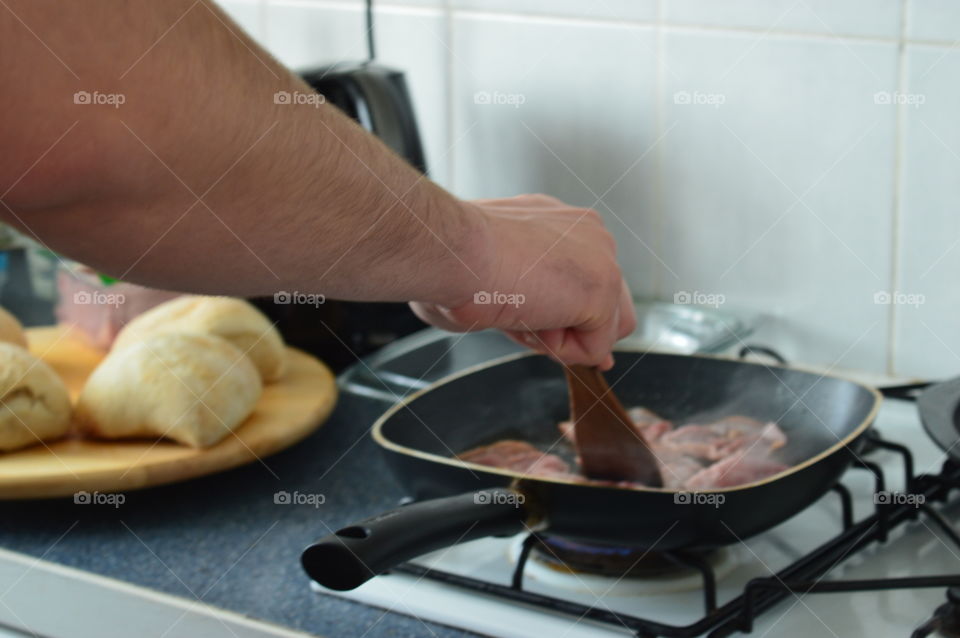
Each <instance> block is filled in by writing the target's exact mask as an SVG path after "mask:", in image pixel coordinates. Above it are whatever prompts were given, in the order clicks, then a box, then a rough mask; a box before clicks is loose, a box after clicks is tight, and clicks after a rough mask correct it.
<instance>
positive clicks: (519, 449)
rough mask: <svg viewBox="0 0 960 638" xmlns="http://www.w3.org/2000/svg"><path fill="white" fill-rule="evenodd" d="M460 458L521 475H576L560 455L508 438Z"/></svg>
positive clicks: (568, 476) (469, 452) (474, 449)
mask: <svg viewBox="0 0 960 638" xmlns="http://www.w3.org/2000/svg"><path fill="white" fill-rule="evenodd" d="M459 458H460V460H462V461H468V462H470V463H476V464H478V465H488V466H490V467H499V468H503V469H505V470H510V471H512V472H517V473H519V474H532V475H535V476H545V477H553V478H560V477H563V478H572V477H575V476H576V475H575V474H574V473H573V472H571V471H570V466H569V465H567V462H566V461H564V460H563V459H561V458H560V457H559V456H557V455H556V454H549V453H547V452H542V451H540V450H538V449H537V448H535V447H534V446H532V445H530V444H529V443H527V442H526V441H515V440H511V439H505V440H503V441H497V442H496V443H492V444H490V445H483V446H481V447H477V448H473V449H472V450H468V451H466V452H464V453H463V454H460V455H459Z"/></svg>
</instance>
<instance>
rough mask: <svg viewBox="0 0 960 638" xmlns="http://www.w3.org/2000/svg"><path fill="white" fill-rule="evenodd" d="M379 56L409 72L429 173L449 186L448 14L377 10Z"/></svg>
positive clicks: (411, 92)
mask: <svg viewBox="0 0 960 638" xmlns="http://www.w3.org/2000/svg"><path fill="white" fill-rule="evenodd" d="M376 19H377V28H376V33H377V56H378V58H379V60H380V61H381V62H383V63H384V64H387V65H389V66H392V67H395V68H398V69H402V70H403V71H405V72H406V76H407V84H408V86H409V88H410V94H411V98H412V99H413V106H414V108H415V109H416V113H417V123H418V124H419V127H420V136H421V138H422V141H423V147H424V152H425V153H426V156H427V167H428V171H429V173H430V177H432V178H433V180H434V181H436V182H438V183H439V184H440V185H442V186H446V187H449V186H450V174H449V171H448V167H449V164H450V162H451V160H452V156H453V151H452V149H450V142H449V141H448V139H447V121H448V118H449V109H448V107H447V77H446V68H447V63H446V57H447V55H448V51H449V49H448V44H447V42H446V19H445V18H444V17H443V16H442V15H441V14H440V13H439V12H421V11H410V12H402V11H401V10H399V9H398V10H393V9H390V8H384V9H382V10H378V12H377V18H376Z"/></svg>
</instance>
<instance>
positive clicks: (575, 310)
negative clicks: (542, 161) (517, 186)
mask: <svg viewBox="0 0 960 638" xmlns="http://www.w3.org/2000/svg"><path fill="white" fill-rule="evenodd" d="M0 55H2V59H3V61H4V63H3V65H0V81H2V83H3V86H4V87H7V90H5V91H4V92H3V93H0V138H2V142H3V152H2V153H0V216H2V217H3V219H5V220H6V221H9V222H10V223H12V224H14V225H16V226H18V227H20V228H21V229H23V230H24V231H25V232H27V233H28V234H29V235H32V236H34V237H36V238H38V239H39V240H40V241H41V242H42V243H44V244H45V245H47V246H49V247H50V248H52V249H54V250H56V251H59V252H61V253H63V254H65V255H67V256H69V257H72V258H74V259H76V260H78V261H81V262H83V263H86V264H89V265H91V266H93V267H96V268H98V269H100V270H102V271H104V272H106V273H109V274H111V275H114V276H116V277H119V278H122V279H124V280H128V281H132V282H139V283H143V284H146V285H152V286H155V287H160V288H168V289H175V290H182V291H189V292H201V293H216V294H232V295H240V296H254V295H264V294H270V293H272V292H274V291H277V290H299V291H302V292H319V293H323V294H325V295H327V296H328V297H331V298H339V299H348V300H377V301H411V302H416V303H414V304H413V307H414V310H415V311H416V312H417V314H418V315H419V316H421V317H422V318H423V319H424V320H426V321H428V322H430V323H433V324H434V325H437V326H440V327H443V328H447V329H450V330H473V329H482V328H499V329H501V330H504V331H505V332H506V333H507V334H508V335H510V336H511V337H512V338H514V339H516V340H518V341H520V342H522V343H525V344H527V345H529V346H530V347H532V348H535V349H537V350H540V351H542V352H545V353H547V354H549V355H550V356H552V357H554V358H556V359H558V360H560V361H564V362H569V363H593V364H599V365H603V366H610V365H612V359H611V358H610V348H611V346H612V344H613V343H614V341H616V339H617V338H619V337H622V336H624V335H626V334H628V333H629V332H631V331H632V330H633V327H634V323H635V322H634V317H633V309H632V305H631V303H630V298H629V293H628V291H627V290H626V287H625V285H624V284H623V279H622V277H621V274H620V270H619V267H618V266H617V262H616V259H615V248H616V247H615V243H614V242H613V239H612V237H611V236H610V234H609V233H608V232H607V230H606V229H605V228H604V226H603V223H602V221H601V220H600V217H599V215H597V213H596V212H595V211H592V210H589V209H583V208H577V207H573V206H569V205H567V204H564V203H563V202H560V201H558V200H555V199H553V198H551V197H546V196H542V195H527V196H520V197H516V198H509V199H503V200H484V201H478V202H465V201H461V200H458V199H457V198H455V197H453V196H451V195H450V194H449V193H447V192H445V191H444V190H443V189H442V188H440V187H439V186H437V185H435V184H433V183H432V182H430V181H429V180H428V179H425V178H423V177H422V176H420V175H419V174H418V173H417V172H416V171H415V170H414V169H412V168H411V167H409V166H408V165H407V164H406V163H405V162H404V161H402V160H401V159H400V158H399V157H397V156H396V155H394V154H393V153H392V152H391V151H390V150H389V149H387V148H386V147H385V146H384V145H383V144H382V143H380V142H379V141H378V140H377V139H376V138H374V137H373V136H371V135H369V134H367V133H366V132H364V131H363V130H361V129H360V128H359V127H358V126H356V125H355V124H354V123H353V122H352V121H351V120H350V119H349V118H347V117H346V116H344V115H343V114H341V113H340V112H339V111H338V110H337V109H336V108H334V107H332V106H329V105H326V104H321V105H319V106H317V105H315V104H313V103H310V101H303V100H291V103H279V104H278V103H277V101H276V100H275V99H274V96H275V95H276V94H277V93H278V92H281V91H282V92H287V93H289V94H292V95H294V94H298V93H299V94H301V95H310V94H312V91H311V90H310V89H309V88H308V87H307V86H306V85H305V84H303V83H302V82H301V81H300V80H299V79H298V78H297V77H296V76H295V75H293V74H292V73H291V72H290V71H288V70H287V69H285V68H283V67H282V66H281V65H280V64H278V63H277V62H276V61H274V60H273V59H272V58H270V56H269V54H267V53H266V52H265V51H263V50H262V49H261V48H260V47H258V46H257V45H256V44H255V43H254V42H252V41H251V40H250V39H249V38H248V37H247V36H246V35H245V34H243V33H242V31H240V30H239V28H238V27H236V25H234V24H233V23H232V22H231V21H230V20H229V19H228V18H227V17H226V16H224V15H223V14H222V13H221V12H220V10H219V9H218V8H217V7H216V6H215V5H213V4H212V3H211V2H210V1H209V0H197V1H195V2H194V1H193V0H163V1H159V0H84V1H83V2H64V1H62V0H6V2H4V3H3V6H2V7H0ZM78 95H79V97H80V99H79V100H78V99H75V96H78ZM77 102H80V103H77ZM491 159H492V160H495V158H491ZM478 293H485V294H478ZM492 293H498V294H492ZM474 295H477V296H476V297H475V296H474ZM499 300H504V301H499Z"/></svg>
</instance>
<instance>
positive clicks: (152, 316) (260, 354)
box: [113, 295, 287, 383]
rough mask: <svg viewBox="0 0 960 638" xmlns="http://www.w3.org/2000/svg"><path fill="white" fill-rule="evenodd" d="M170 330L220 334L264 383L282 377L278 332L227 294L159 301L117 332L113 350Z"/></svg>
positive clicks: (283, 359)
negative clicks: (253, 368) (257, 373)
mask: <svg viewBox="0 0 960 638" xmlns="http://www.w3.org/2000/svg"><path fill="white" fill-rule="evenodd" d="M170 332H197V333H203V334H211V335H215V336H217V337H221V338H223V339H226V340H227V341H229V342H230V343H232V344H233V345H235V346H236V347H238V348H240V351H241V352H243V353H244V354H246V355H247V356H248V357H250V359H251V361H253V364H254V365H255V366H256V367H257V371H258V372H260V376H261V377H262V378H263V380H264V382H266V383H269V382H271V381H276V380H277V379H279V378H280V377H281V376H283V371H284V368H285V367H286V361H287V359H286V351H285V349H284V345H283V339H282V338H281V337H280V333H279V332H277V329H276V328H274V327H273V324H271V323H270V320H269V319H267V318H266V316H264V314H263V313H261V312H260V311H259V310H257V309H256V308H254V307H253V306H252V305H250V304H249V303H247V302H246V301H244V300H242V299H233V298H231V297H201V296H195V295H188V296H185V297H179V298H177V299H173V300H171V301H167V302H165V303H162V304H160V305H159V306H157V307H155V308H153V309H151V310H148V311H147V312H145V313H143V314H142V315H140V316H139V317H137V318H136V319H134V320H133V321H131V322H130V323H128V324H127V325H126V326H125V327H124V328H123V330H121V331H120V333H119V334H118V335H117V339H116V341H114V343H113V349H114V350H119V349H121V348H126V347H127V346H129V345H131V344H133V343H137V342H138V341H142V340H143V339H145V338H146V337H149V336H152V335H156V334H164V333H170Z"/></svg>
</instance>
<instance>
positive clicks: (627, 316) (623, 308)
mask: <svg viewBox="0 0 960 638" xmlns="http://www.w3.org/2000/svg"><path fill="white" fill-rule="evenodd" d="M621 283H622V285H621V290H620V325H619V326H618V330H617V340H618V341H619V340H620V339H623V338H624V337H629V336H630V335H632V334H633V331H634V330H636V329H637V313H636V310H635V309H634V307H633V295H631V294H630V289H629V288H627V282H626V281H622V282H621Z"/></svg>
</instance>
